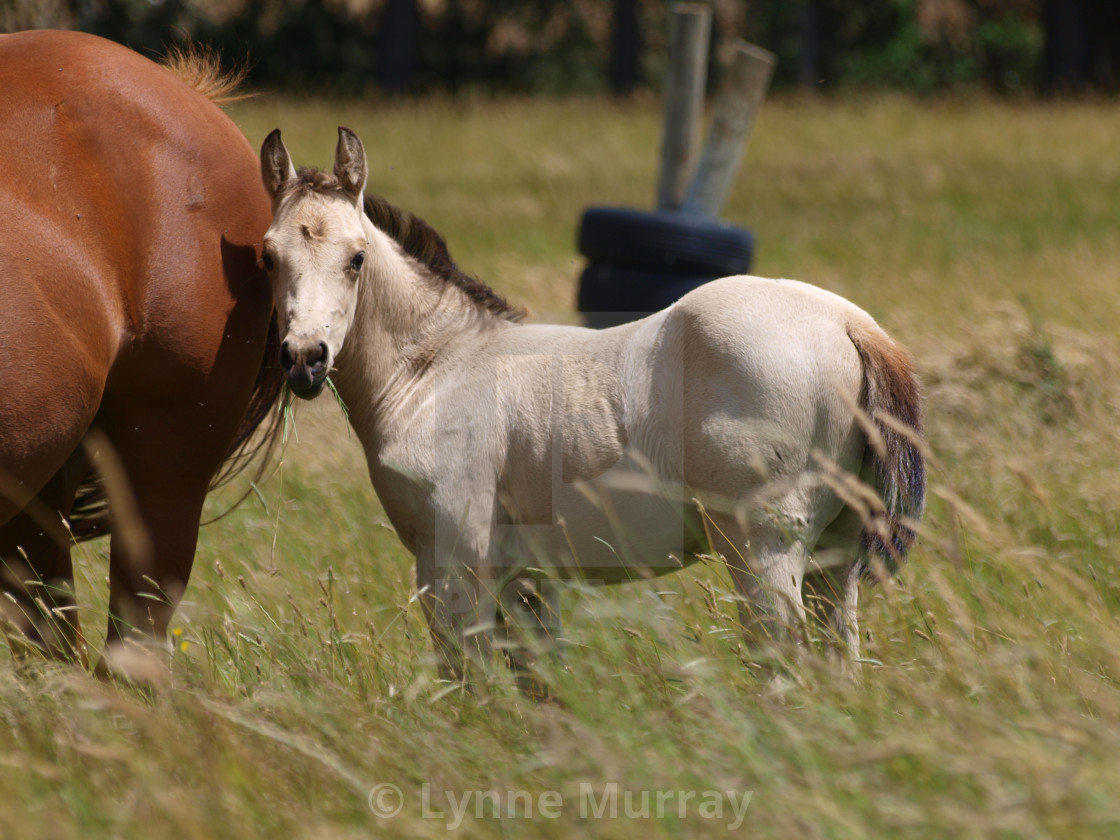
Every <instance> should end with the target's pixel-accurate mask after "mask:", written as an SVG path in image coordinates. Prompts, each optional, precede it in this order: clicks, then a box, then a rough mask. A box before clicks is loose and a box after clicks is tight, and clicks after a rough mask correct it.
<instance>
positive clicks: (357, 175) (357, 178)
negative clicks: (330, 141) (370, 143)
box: [334, 125, 366, 201]
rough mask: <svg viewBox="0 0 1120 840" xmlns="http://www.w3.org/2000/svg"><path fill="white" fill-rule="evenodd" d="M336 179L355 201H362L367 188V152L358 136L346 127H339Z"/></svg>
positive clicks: (335, 167)
mask: <svg viewBox="0 0 1120 840" xmlns="http://www.w3.org/2000/svg"><path fill="white" fill-rule="evenodd" d="M334 177H336V178H338V182H339V183H340V184H342V189H343V190H345V192H346V194H347V195H349V196H350V197H351V198H352V199H354V200H355V201H361V199H362V192H363V191H364V190H365V188H366V150H365V147H364V146H362V141H361V140H359V139H358V135H357V134H355V133H354V132H353V131H351V130H350V129H348V128H346V127H345V126H341V125H340V126H339V127H338V148H337V149H335V152H334Z"/></svg>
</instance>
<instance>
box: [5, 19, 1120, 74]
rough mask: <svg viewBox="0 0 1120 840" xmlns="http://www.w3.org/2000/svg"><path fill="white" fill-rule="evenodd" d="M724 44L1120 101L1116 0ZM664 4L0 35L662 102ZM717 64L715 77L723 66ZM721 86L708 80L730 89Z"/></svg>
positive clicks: (287, 70) (783, 64) (745, 22)
mask: <svg viewBox="0 0 1120 840" xmlns="http://www.w3.org/2000/svg"><path fill="white" fill-rule="evenodd" d="M699 1H700V2H704V3H706V4H707V5H709V6H711V7H712V8H713V11H714V17H713V27H712V29H713V39H714V40H715V41H716V42H717V45H718V44H728V43H731V42H733V41H734V40H735V39H737V38H745V39H747V40H749V41H751V42H753V43H756V44H759V45H761V46H764V47H766V48H767V49H770V50H772V51H773V52H775V53H776V54H777V55H778V58H779V62H778V70H777V75H776V78H775V84H777V85H788V86H802V87H807V88H814V89H825V90H828V89H837V88H845V87H864V88H876V89H878V88H892V89H900V90H906V91H911V92H918V93H931V92H937V91H943V90H952V89H957V88H960V87H964V86H973V87H976V86H982V87H985V88H987V89H989V90H992V91H997V92H1004V93H1014V92H1018V91H1024V90H1040V91H1042V92H1044V93H1064V92H1081V91H1090V90H1093V91H1106V92H1114V91H1116V90H1117V88H1118V86H1120V67H1118V66H1117V59H1118V49H1120V2H1118V0H861V2H858V3H852V2H849V0H699ZM668 8H669V3H667V2H665V0H532V2H522V0H0V31H11V30H15V29H25V28H39V27H46V26H55V27H65V28H76V29H82V30H85V31H88V32H94V33H97V34H99V35H104V36H106V37H108V38H112V39H113V40H116V41H120V42H122V43H126V44H128V45H130V46H132V47H134V48H136V49H139V50H141V51H146V52H151V53H159V52H162V51H163V48H164V45H165V44H166V43H168V42H175V41H178V40H182V39H184V38H188V37H189V38H191V39H193V40H195V41H199V42H202V43H207V44H210V45H212V46H213V47H215V48H217V49H220V50H222V51H223V52H224V53H225V54H226V55H227V56H236V57H240V56H245V55H247V56H248V57H249V60H250V62H251V63H252V67H253V69H252V74H251V78H252V80H253V81H254V83H255V84H257V85H262V86H269V87H276V88H283V89H288V90H292V89H295V90H300V89H302V90H308V91H320V90H323V89H330V90H334V91H337V92H340V93H358V92H379V93H384V94H390V95H397V94H410V93H421V92H431V91H450V92H453V93H454V92H461V91H464V90H483V91H492V92H520V93H573V92H596V91H601V90H605V89H609V90H612V91H613V92H615V93H617V94H627V93H629V92H631V91H633V90H634V89H636V88H641V87H646V86H648V87H653V88H654V89H660V85H661V80H662V76H663V73H664V64H665V51H666V42H667V27H668V17H669V14H668ZM716 56H718V50H713V68H715V67H718V61H716ZM717 76H718V73H713V74H711V78H712V79H713V80H716V79H717Z"/></svg>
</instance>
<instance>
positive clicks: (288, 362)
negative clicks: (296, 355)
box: [280, 341, 295, 370]
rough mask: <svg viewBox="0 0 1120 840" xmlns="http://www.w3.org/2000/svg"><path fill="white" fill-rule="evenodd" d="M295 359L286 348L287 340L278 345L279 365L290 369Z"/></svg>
mask: <svg viewBox="0 0 1120 840" xmlns="http://www.w3.org/2000/svg"><path fill="white" fill-rule="evenodd" d="M293 364H295V360H294V359H293V358H292V351H291V350H290V349H289V348H288V342H286V341H285V342H284V343H283V344H281V345H280V367H282V368H283V369H284V370H291V369H292V365H293Z"/></svg>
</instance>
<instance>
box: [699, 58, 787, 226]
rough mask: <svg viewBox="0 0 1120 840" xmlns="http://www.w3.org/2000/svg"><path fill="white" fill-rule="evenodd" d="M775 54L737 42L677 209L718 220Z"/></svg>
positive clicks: (764, 91) (764, 88)
mask: <svg viewBox="0 0 1120 840" xmlns="http://www.w3.org/2000/svg"><path fill="white" fill-rule="evenodd" d="M774 61H775V59H774V54H773V53H770V52H767V51H766V50H764V49H762V48H760V47H756V46H754V45H752V44H748V43H746V42H745V41H740V42H739V43H738V44H736V45H735V58H734V60H733V61H732V63H731V67H730V68H729V70H728V73H727V79H726V81H725V83H724V86H723V90H722V91H721V93H720V96H719V98H718V100H717V101H716V106H715V112H714V114H713V116H712V127H711V128H710V129H709V130H708V140H707V142H706V143H705V144H704V152H703V154H702V155H701V156H700V163H699V164H698V165H697V167H696V175H695V176H694V177H693V179H692V183H691V184H690V185H689V187H688V192H687V194H686V195H685V198H684V203H683V205H682V206H681V211H682V212H684V213H691V214H694V215H698V216H707V217H709V218H713V219H714V218H717V217H718V216H719V213H720V211H721V210H722V209H723V205H724V202H726V201H727V194H728V192H729V191H730V190H731V185H732V183H734V180H735V174H736V173H737V172H738V170H739V164H741V163H742V161H743V154H744V152H745V151H746V140H747V136H748V135H749V134H750V131H751V125H752V123H753V122H754V117H755V114H757V113H758V109H759V107H761V105H762V100H763V99H765V98H766V88H767V86H768V85H769V84H770V76H771V74H772V73H773V71H774Z"/></svg>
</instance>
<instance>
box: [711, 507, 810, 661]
mask: <svg viewBox="0 0 1120 840" xmlns="http://www.w3.org/2000/svg"><path fill="white" fill-rule="evenodd" d="M705 516H706V517H707V519H708V521H707V523H706V525H707V529H708V534H709V541H710V543H711V547H712V549H713V551H715V552H716V553H718V554H720V555H722V556H723V558H724V561H725V562H726V563H727V568H728V570H729V571H730V572H731V578H732V580H733V581H734V584H735V589H736V590H737V592H738V594H739V596H740V599H741V600H740V601H739V618H740V621H741V622H742V625H743V631H744V633H745V635H746V637H747V641H748V643H749V644H751V646H752V647H754V648H756V650H766V649H767V648H773V647H775V646H778V647H780V646H782V645H784V644H787V643H788V642H790V641H791V640H792V641H793V642H794V643H796V644H798V646H799V648H800V645H801V643H803V641H804V621H805V610H804V607H803V605H802V601H801V583H802V580H803V577H804V574H805V563H806V558H807V552H806V549H805V545H804V542H803V541H802V540H801V539H800V538H798V537H796V536H791V535H790V534H788V533H787V532H786V531H785V530H784V529H782V528H780V527H777V526H776V525H774V524H771V523H768V522H758V523H751V527H750V529H749V531H748V529H746V528H744V527H743V526H741V525H740V523H739V521H738V519H737V518H736V517H735V516H733V515H731V514H723V513H713V512H711V511H708V512H706V514H705ZM795 653H797V651H795Z"/></svg>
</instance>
